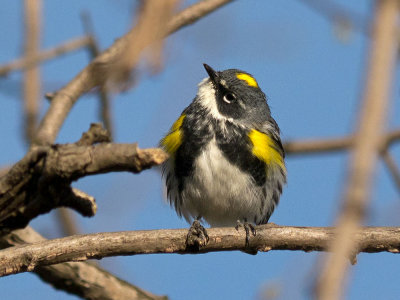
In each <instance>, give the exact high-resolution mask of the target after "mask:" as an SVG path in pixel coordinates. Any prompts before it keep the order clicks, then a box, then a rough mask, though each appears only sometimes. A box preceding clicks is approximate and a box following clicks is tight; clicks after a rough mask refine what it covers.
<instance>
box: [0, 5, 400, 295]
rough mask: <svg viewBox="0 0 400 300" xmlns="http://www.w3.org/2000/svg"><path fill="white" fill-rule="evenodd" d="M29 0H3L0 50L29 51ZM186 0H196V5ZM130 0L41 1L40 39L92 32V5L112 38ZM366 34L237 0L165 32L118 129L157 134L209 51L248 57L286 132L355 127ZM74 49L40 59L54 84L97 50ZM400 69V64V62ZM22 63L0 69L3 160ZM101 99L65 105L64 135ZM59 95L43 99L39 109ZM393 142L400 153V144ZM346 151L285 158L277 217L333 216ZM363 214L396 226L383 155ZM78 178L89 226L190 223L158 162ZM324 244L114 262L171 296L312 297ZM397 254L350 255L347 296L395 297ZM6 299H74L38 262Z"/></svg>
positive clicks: (365, 8)
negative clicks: (159, 57)
mask: <svg viewBox="0 0 400 300" xmlns="http://www.w3.org/2000/svg"><path fill="white" fill-rule="evenodd" d="M192 2H193V1H189V3H192ZM335 2H336V3H339V4H342V5H346V7H348V8H349V9H351V10H352V11H354V12H356V13H359V14H361V15H363V16H365V17H366V18H370V16H371V7H372V1H352V3H347V2H348V1H344V0H340V1H338V0H337V1H335ZM21 3H22V1H6V2H5V3H3V6H2V9H1V11H0V26H1V28H3V30H2V32H1V33H0V36H1V37H2V38H0V64H3V63H5V62H8V61H10V60H11V59H14V58H15V57H17V56H19V55H20V54H21V53H22V45H23V35H22V29H23V27H22V23H21V22H22V20H23V14H22V6H21ZM186 4H187V2H185V5H186ZM133 7H134V5H132V4H131V2H130V1H126V0H125V1H124V0H120V1H110V0H96V1H94V0H91V1H77V0H72V1H60V0H52V1H49V0H47V1H46V0H45V1H44V19H43V38H42V47H43V48H48V47H52V46H55V45H58V44H59V43H61V42H63V41H66V40H68V39H72V38H74V37H77V36H80V35H82V34H83V29H82V25H81V22H80V14H81V12H82V11H87V12H89V13H90V15H91V17H92V19H93V23H94V29H95V32H96V35H97V38H98V40H99V42H100V45H101V47H102V49H104V48H106V47H108V46H109V45H110V44H112V42H113V41H114V40H115V39H116V38H117V37H119V36H121V35H122V34H124V33H125V32H126V31H127V30H128V28H129V26H130V24H131V22H132V12H133V10H132V9H133ZM367 46H368V39H367V38H366V37H365V36H363V35H361V34H359V33H358V32H351V33H350V37H349V39H348V40H347V41H346V42H343V41H341V40H339V39H338V38H337V36H336V35H335V33H334V26H333V25H332V24H331V23H330V22H328V21H327V20H326V19H325V18H323V17H322V16H321V15H319V14H317V13H315V11H313V10H310V9H309V8H308V7H307V6H305V5H304V4H303V3H302V1H299V0H288V1H281V0H271V1H256V0H249V1H236V2H234V3H232V4H229V5H227V6H225V7H223V8H222V9H220V10H219V11H217V12H215V13H213V14H211V15H210V16H207V17H206V18H204V19H203V20H201V21H199V22H198V23H196V24H195V25H193V26H189V27H187V28H185V29H183V30H181V31H179V32H177V33H175V34H174V35H172V36H171V37H170V38H168V40H167V43H166V49H165V68H164V69H163V71H162V72H161V73H159V74H157V75H155V76H150V74H143V76H142V78H141V80H140V82H139V84H138V85H137V86H136V87H134V88H133V89H132V90H130V91H128V92H125V93H123V94H121V95H115V96H114V98H113V101H112V109H113V116H114V127H115V130H114V132H115V141H116V142H121V143H130V142H136V141H137V142H138V143H139V146H141V147H143V148H144V147H154V146H156V145H157V143H158V141H159V139H160V138H161V137H162V136H163V135H164V134H165V133H166V132H167V131H168V129H169V127H170V126H171V124H172V122H173V121H174V120H175V119H176V118H177V117H178V116H179V114H180V113H181V111H182V110H183V109H184V108H185V107H186V106H187V105H188V104H189V103H190V102H191V100H192V99H193V97H194V96H195V94H196V90H197V84H198V82H200V80H201V79H202V78H204V77H206V73H205V70H204V69H203V67H202V63H207V64H209V65H210V66H212V67H213V68H214V69H217V70H223V69H228V68H238V69H243V70H245V71H247V72H249V73H251V74H253V75H254V77H255V78H256V79H257V81H258V83H259V86H260V87H261V88H262V89H263V91H264V92H265V93H266V94H267V96H268V99H269V104H270V106H271V110H272V113H273V116H274V118H275V119H276V120H277V122H278V123H279V126H280V127H281V130H282V137H283V139H284V140H289V139H296V140H301V139H306V138H307V139H309V138H319V137H339V136H343V135H346V134H349V133H351V132H352V131H353V128H355V125H356V121H357V117H356V116H357V113H358V108H359V103H360V99H361V95H362V89H363V81H364V78H365V70H366V59H367ZM88 59H89V55H88V53H87V52H86V51H84V50H82V51H77V52H74V53H72V54H70V55H67V56H64V57H62V58H60V59H58V60H54V61H51V62H47V63H45V64H44V65H42V68H41V74H42V78H43V86H44V87H43V93H46V92H49V91H54V90H57V89H58V88H60V87H61V86H62V85H64V84H65V83H67V82H68V81H69V80H70V79H71V78H73V76H75V75H76V74H77V73H78V72H79V71H80V70H81V69H82V68H83V67H84V66H85V65H86V64H87V63H88ZM396 71H397V75H398V69H397V70H396ZM20 79H21V73H15V74H11V75H10V76H9V77H8V78H6V79H1V80H0V108H1V109H0V136H1V138H2V141H3V143H2V147H0V166H3V165H9V164H12V163H13V162H16V161H17V160H19V159H20V158H21V157H22V156H23V155H24V153H25V151H26V145H25V142H24V140H23V134H22V132H23V130H22V129H23V123H22V114H21V111H22V102H21V92H20ZM392 98H393V99H392V109H391V112H390V118H389V119H388V123H387V124H388V126H387V127H388V128H392V129H393V128H396V127H397V128H398V127H399V125H400V124H399V123H400V122H399V120H400V118H398V117H397V118H395V116H398V115H400V108H399V101H398V100H399V86H398V84H396V85H395V87H394V89H393V97H392ZM98 104H99V101H98V100H97V98H96V97H95V96H94V95H88V96H85V97H82V98H81V99H80V100H79V101H78V102H77V104H76V105H75V106H74V108H73V109H72V111H71V113H70V115H69V116H68V118H67V120H66V122H65V124H64V126H63V128H62V130H61V132H60V134H59V137H58V139H57V142H59V143H64V142H74V141H76V140H77V139H79V137H80V135H81V133H82V132H83V131H85V130H87V129H88V127H89V124H90V123H91V122H96V121H99V119H98ZM47 107H48V104H47V103H46V102H45V101H44V100H43V103H42V109H41V112H42V114H43V113H44V112H45V111H46V108H47ZM391 153H392V154H393V156H394V157H395V159H396V160H397V163H398V164H400V159H399V157H400V147H399V146H398V145H397V146H394V147H392V149H391ZM347 159H348V157H347V155H346V154H345V153H337V154H320V155H312V156H293V157H291V156H289V157H288V158H287V161H286V162H287V168H288V184H287V186H286V187H285V189H284V193H283V195H282V197H281V203H280V205H279V206H278V208H277V209H276V211H275V213H274V214H273V215H272V217H271V220H270V221H271V222H274V223H277V224H281V225H296V226H329V225H332V224H333V222H334V220H335V217H336V215H337V213H338V209H339V207H340V199H341V195H342V190H343V187H344V185H345V183H346V182H345V180H346V179H345V176H344V175H345V172H346V167H347V163H348V160H347ZM375 178H376V181H375V184H374V191H373V194H372V197H371V205H370V207H369V209H368V218H367V220H366V224H368V225H375V226H385V225H387V226H389V225H390V226H399V225H400V220H399V215H400V201H399V200H400V199H399V198H400V197H399V193H398V191H397V190H396V187H395V186H394V184H393V182H392V181H391V178H390V177H389V176H388V172H387V170H386V167H385V166H384V165H383V164H382V163H381V162H380V163H379V164H378V169H377V172H376V177H375ZM74 186H76V187H78V188H80V189H82V190H83V191H85V192H87V193H89V194H91V195H93V196H95V197H96V200H97V203H98V207H99V209H98V213H97V215H96V216H95V217H93V218H83V217H81V216H79V215H77V214H74V216H75V217H76V220H77V222H78V225H79V227H80V228H81V230H82V232H103V231H120V230H139V229H159V228H185V227H188V224H186V222H185V221H184V220H181V219H179V217H177V216H176V214H175V212H174V210H173V209H171V208H170V207H169V206H168V205H167V204H166V203H165V201H164V200H163V195H162V184H161V180H160V173H159V172H158V171H157V170H156V169H154V170H149V171H145V172H143V173H141V174H140V175H132V174H129V173H114V174H106V175H98V176H92V177H88V178H85V179H83V180H80V181H78V182H76V183H74ZM31 225H32V226H33V227H34V228H35V229H37V230H38V231H39V232H41V233H42V234H43V235H45V236H46V237H48V238H52V237H57V236H59V235H60V232H59V229H58V225H57V223H56V217H55V214H54V213H50V214H48V215H45V216H41V217H39V218H37V219H35V220H34V221H33V222H32V223H31ZM321 258H322V256H321V255H320V254H318V253H303V252H289V251H272V252H269V253H259V254H258V255H256V256H250V255H247V254H244V253H237V252H232V253H227V252H225V253H209V254H202V255H175V254H174V255H170V254H168V255H167V254H165V255H142V256H135V257H118V258H108V259H104V260H102V261H101V262H100V264H101V265H103V266H104V267H105V268H106V269H107V270H110V271H111V272H113V273H115V274H117V275H118V276H120V277H121V278H123V279H125V280H127V281H129V282H132V283H134V284H137V285H138V286H140V287H142V288H145V289H147V290H149V291H151V292H153V293H156V294H159V295H162V294H166V295H168V296H170V298H171V299H188V298H190V299H204V298H210V299H223V298H228V297H229V298H230V299H255V298H257V297H260V295H262V293H263V292H264V291H265V289H266V288H268V287H270V288H273V289H274V290H276V291H277V292H278V294H279V296H280V298H278V299H308V298H309V296H310V291H311V289H312V284H313V279H314V278H315V274H316V272H315V270H316V266H317V264H318V261H319V260H320V259H321ZM398 260H399V257H398V256H397V255H394V254H360V255H359V256H358V264H357V265H356V266H354V267H351V272H350V281H349V289H348V291H347V293H346V296H347V298H348V299H377V298H381V299H398V298H399V297H400V284H399V281H398V280H397V278H398V276H397V274H398V266H399V262H398ZM0 290H1V295H2V297H1V298H2V299H54V298H55V297H57V299H59V300H62V299H74V298H76V297H74V296H71V295H67V294H65V293H64V292H59V291H56V290H54V289H53V288H52V287H50V286H49V285H47V284H44V283H42V282H41V281H40V280H39V279H37V278H36V276H34V275H32V274H27V273H26V274H19V275H14V276H9V277H7V278H2V279H0Z"/></svg>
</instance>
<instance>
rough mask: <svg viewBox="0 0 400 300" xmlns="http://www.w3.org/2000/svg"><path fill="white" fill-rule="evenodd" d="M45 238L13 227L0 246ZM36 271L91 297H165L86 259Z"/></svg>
mask: <svg viewBox="0 0 400 300" xmlns="http://www.w3.org/2000/svg"><path fill="white" fill-rule="evenodd" d="M43 241H46V239H45V238H43V237H42V236H41V235H40V234H38V233H37V232H36V231H34V230H33V229H32V228H30V227H27V228H25V229H22V230H15V231H13V232H12V233H10V234H8V235H7V236H4V237H2V238H0V248H8V247H13V246H18V245H23V244H27V243H28V244H30V243H37V242H43ZM34 272H35V274H36V275H38V276H39V277H40V278H41V279H42V280H43V281H45V282H47V283H49V284H51V285H52V286H53V287H55V288H56V289H59V290H63V291H65V292H67V293H70V294H74V295H77V296H79V297H82V298H84V299H91V300H117V299H120V300H123V299H132V300H136V299H146V300H155V299H159V300H161V299H166V297H160V296H156V295H154V294H152V293H150V292H147V291H144V290H142V289H140V288H138V287H136V286H134V285H131V284H130V283H128V282H126V281H124V280H122V279H120V278H118V277H115V276H114V275H112V274H110V273H108V272H107V271H105V270H103V269H101V268H99V267H98V266H94V265H93V264H91V263H87V262H80V263H78V262H66V263H62V264H57V265H52V266H46V267H38V268H36V269H35V271H34Z"/></svg>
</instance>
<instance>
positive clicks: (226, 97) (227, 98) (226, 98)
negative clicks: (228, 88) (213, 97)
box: [222, 93, 236, 104]
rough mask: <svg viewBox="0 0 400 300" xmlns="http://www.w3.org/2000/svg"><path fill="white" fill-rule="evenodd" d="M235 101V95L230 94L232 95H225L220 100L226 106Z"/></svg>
mask: <svg viewBox="0 0 400 300" xmlns="http://www.w3.org/2000/svg"><path fill="white" fill-rule="evenodd" d="M235 99H236V96H235V94H232V93H227V94H225V95H224V97H223V98H222V100H224V101H225V102H226V103H228V104H230V103H231V102H232V101H233V100H235Z"/></svg>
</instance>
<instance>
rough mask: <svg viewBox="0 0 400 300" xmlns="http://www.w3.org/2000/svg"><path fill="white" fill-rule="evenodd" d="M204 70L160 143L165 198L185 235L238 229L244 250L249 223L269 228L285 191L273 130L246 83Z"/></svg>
mask: <svg viewBox="0 0 400 300" xmlns="http://www.w3.org/2000/svg"><path fill="white" fill-rule="evenodd" d="M204 67H205V69H206V71H207V73H208V75H209V76H210V77H209V78H205V79H204V80H203V81H201V82H200V84H199V89H198V93H197V96H196V97H195V98H194V100H193V102H192V103H191V104H190V105H189V106H188V107H187V108H186V109H185V110H184V111H183V112H182V114H181V116H180V117H179V118H178V120H177V121H176V122H175V123H174V124H173V126H172V128H171V130H170V132H169V133H168V134H167V135H166V136H165V137H164V138H163V139H162V140H161V142H160V144H161V146H162V147H163V148H164V150H165V151H166V152H167V153H168V154H169V155H170V158H169V159H168V160H167V161H166V162H165V163H164V165H163V174H164V177H165V181H166V187H167V195H168V199H169V202H170V204H171V205H173V206H174V207H175V210H176V212H177V213H178V215H179V216H184V217H185V219H186V220H187V221H188V222H189V223H191V221H192V220H193V219H194V220H195V222H194V223H193V225H192V227H193V226H194V225H195V223H196V222H197V224H196V225H197V226H200V227H201V225H200V223H199V222H198V221H197V220H200V219H201V218H203V219H204V220H205V221H207V222H208V223H209V224H210V225H211V226H234V225H236V224H238V223H237V222H243V223H244V224H245V229H246V243H248V238H249V227H250V229H251V230H252V231H253V234H255V231H254V227H253V226H252V225H251V223H253V224H256V225H258V224H265V223H267V222H268V219H269V217H270V216H271V214H272V212H273V211H274V209H275V206H276V205H277V204H278V202H279V197H280V195H281V193H282V186H283V184H285V183H286V168H285V163H284V157H285V152H284V150H283V147H282V144H281V140H280V136H279V127H278V125H277V123H276V122H275V120H274V119H273V118H272V116H271V112H270V109H269V106H268V104H267V100H266V97H265V94H264V93H263V92H262V91H261V89H260V88H259V87H258V84H257V81H256V80H255V79H254V77H253V76H252V75H250V74H249V73H246V72H243V71H240V70H236V69H229V70H225V71H221V72H217V71H214V70H213V69H212V68H211V67H210V66H208V65H206V64H204ZM248 222H249V223H248ZM203 230H204V229H203ZM205 235H207V234H206V232H205Z"/></svg>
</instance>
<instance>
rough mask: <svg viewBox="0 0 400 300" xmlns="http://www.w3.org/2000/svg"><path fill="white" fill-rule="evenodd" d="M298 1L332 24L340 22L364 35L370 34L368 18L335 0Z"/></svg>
mask: <svg viewBox="0 0 400 300" xmlns="http://www.w3.org/2000/svg"><path fill="white" fill-rule="evenodd" d="M300 2H302V3H304V4H305V5H307V6H308V7H310V8H311V9H313V10H314V11H316V12H317V13H319V14H320V15H321V16H323V17H325V18H326V19H327V20H328V21H330V22H333V23H334V24H337V23H338V22H342V23H344V24H345V25H347V26H349V27H351V28H352V29H355V30H358V31H359V32H361V33H363V34H365V35H369V34H370V30H369V22H368V20H366V19H365V18H363V17H362V16H361V15H358V14H356V13H354V12H351V11H349V10H348V9H346V8H345V7H342V6H341V5H339V4H337V3H335V1H319V0H301V1H300Z"/></svg>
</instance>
